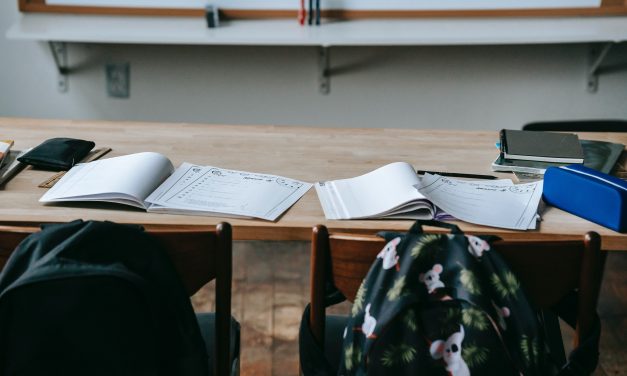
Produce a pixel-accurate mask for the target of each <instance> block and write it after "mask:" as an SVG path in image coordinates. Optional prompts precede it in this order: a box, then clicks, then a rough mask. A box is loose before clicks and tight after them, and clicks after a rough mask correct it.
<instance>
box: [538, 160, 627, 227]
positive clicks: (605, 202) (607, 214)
mask: <svg viewBox="0 0 627 376" xmlns="http://www.w3.org/2000/svg"><path fill="white" fill-rule="evenodd" d="M542 198H543V199H544V201H546V203H547V204H549V205H553V206H555V207H558V208H560V209H562V210H565V211H567V212H569V213H572V214H575V215H577V216H580V217H582V218H585V219H587V220H590V221H592V222H594V223H598V224H600V225H601V226H605V227H608V228H611V229H612V230H615V231H618V232H625V231H627V182H625V181H623V180H621V179H619V178H617V177H614V176H611V175H608V174H604V173H602V172H599V171H596V170H593V169H591V168H588V167H585V166H583V165H570V166H564V167H549V168H547V169H546V172H545V173H544V188H543V192H542Z"/></svg>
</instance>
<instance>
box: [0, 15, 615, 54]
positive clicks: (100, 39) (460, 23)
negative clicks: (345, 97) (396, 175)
mask: <svg viewBox="0 0 627 376" xmlns="http://www.w3.org/2000/svg"><path fill="white" fill-rule="evenodd" d="M7 37H8V38H10V39H23V40H44V41H49V40H56V41H64V42H83V43H137V44H185V45H195V44H197V45H268V46H321V47H331V46H383V45H385V46H390V45H392V46H453V45H512V44H551V43H598V42H614V43H617V42H622V41H625V40H627V17H558V18H556V17H554V18H472V19H471V18H452V19H451V18H448V19H447V18H431V19H402V20H400V19H388V20H349V21H337V22H329V23H326V24H323V25H322V26H319V27H315V26H306V27H302V26H300V25H298V23H297V22H296V17H294V19H293V20H292V19H270V20H237V21H228V22H223V23H222V24H221V26H220V27H219V28H216V29H208V28H207V27H206V23H205V20H204V19H203V18H187V17H146V16H95V15H94V16H86V15H66V14H22V15H21V17H20V18H19V19H18V20H17V21H16V22H15V23H14V24H13V25H12V26H11V28H10V29H9V30H8V31H7Z"/></svg>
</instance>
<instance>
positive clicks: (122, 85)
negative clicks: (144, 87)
mask: <svg viewBox="0 0 627 376" xmlns="http://www.w3.org/2000/svg"><path fill="white" fill-rule="evenodd" d="M105 73H106V76H107V94H108V95H109V97H112V98H128V97H129V96H130V86H131V80H130V73H131V65H130V64H129V63H109V64H106V65H105Z"/></svg>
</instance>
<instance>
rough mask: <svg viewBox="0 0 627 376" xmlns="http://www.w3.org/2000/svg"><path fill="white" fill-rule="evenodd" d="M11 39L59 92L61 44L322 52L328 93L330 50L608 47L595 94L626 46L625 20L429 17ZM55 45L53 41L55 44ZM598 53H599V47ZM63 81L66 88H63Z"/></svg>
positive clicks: (147, 22) (51, 25) (71, 24)
mask: <svg viewBox="0 0 627 376" xmlns="http://www.w3.org/2000/svg"><path fill="white" fill-rule="evenodd" d="M6 36H7V38H9V39H14V40H31V41H32V40H34V41H48V42H51V47H52V51H53V53H54V54H55V62H56V64H57V67H58V68H59V73H60V79H59V89H60V90H62V89H65V90H67V74H68V72H69V68H68V67H66V66H61V65H60V63H59V62H60V60H59V56H62V55H58V54H57V52H58V51H64V48H63V46H60V45H58V44H54V43H57V42H61V43H68V42H70V43H122V44H173V45H231V46H238V45H239V46H252V45H254V46H260V45H262V46H317V47H319V48H320V56H321V58H320V59H319V77H320V92H321V93H323V94H326V93H328V91H329V76H330V67H329V53H328V48H329V47H335V46H337V47H340V46H469V45H520V44H562V43H590V44H593V45H595V46H594V48H596V45H598V44H603V48H602V49H601V51H603V53H602V54H598V53H597V54H596V55H595V57H594V58H593V59H592V60H591V62H590V65H589V70H588V72H587V73H586V77H585V79H586V80H587V82H588V90H589V91H590V92H594V91H596V80H597V76H598V74H599V72H600V71H601V70H600V67H601V63H602V61H603V59H604V57H605V56H606V54H607V52H608V51H609V49H610V47H611V46H612V45H613V44H614V43H620V42H624V41H627V17H618V16H617V17H553V18H549V17H547V18H429V19H418V18H416V19H380V20H347V21H331V22H327V23H324V24H323V25H321V26H318V27H316V26H304V27H303V26H300V25H299V24H298V23H297V21H296V17H294V19H269V20H236V21H227V22H222V23H221V25H220V27H218V28H215V29H208V28H207V27H206V23H205V20H204V19H203V18H188V17H146V16H100V15H69V14H37V13H24V14H21V15H20V17H19V18H18V19H17V20H16V21H15V23H14V24H13V25H12V26H11V27H10V28H9V30H8V31H7V33H6ZM53 42H54V43H53ZM597 50H598V48H597ZM64 80H65V87H64V88H62V85H61V83H62V82H64Z"/></svg>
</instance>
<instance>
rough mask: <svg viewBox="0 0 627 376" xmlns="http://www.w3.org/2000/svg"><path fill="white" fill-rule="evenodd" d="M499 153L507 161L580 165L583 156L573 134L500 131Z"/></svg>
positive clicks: (577, 139)
mask: <svg viewBox="0 0 627 376" xmlns="http://www.w3.org/2000/svg"><path fill="white" fill-rule="evenodd" d="M501 151H502V153H503V157H504V158H507V159H520V160H528V161H542V162H556V163H582V162H583V161H584V154H583V150H582V148H581V144H580V143H579V137H577V135H576V134H573V133H556V132H539V131H519V130H512V129H504V130H502V131H501Z"/></svg>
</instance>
